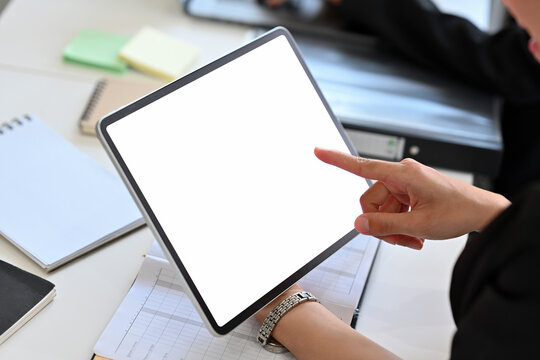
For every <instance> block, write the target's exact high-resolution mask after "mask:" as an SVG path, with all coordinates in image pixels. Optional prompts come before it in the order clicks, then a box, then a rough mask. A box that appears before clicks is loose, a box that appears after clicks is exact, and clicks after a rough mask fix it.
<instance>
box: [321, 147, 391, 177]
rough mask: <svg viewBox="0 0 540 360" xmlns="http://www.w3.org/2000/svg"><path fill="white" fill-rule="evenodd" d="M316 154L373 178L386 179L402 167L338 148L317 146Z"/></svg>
mask: <svg viewBox="0 0 540 360" xmlns="http://www.w3.org/2000/svg"><path fill="white" fill-rule="evenodd" d="M315 156H317V158H319V160H321V161H323V162H325V163H327V164H330V165H334V166H337V167H338V168H340V169H343V170H346V171H348V172H350V173H353V174H355V175H358V176H361V177H363V178H368V179H373V180H383V181H384V180H385V179H387V178H388V177H390V176H391V175H394V176H395V174H396V171H398V170H399V169H400V168H401V164H399V163H394V162H389V161H383V160H372V159H366V158H362V157H357V156H353V155H351V154H346V153H343V152H341V151H337V150H328V149H321V148H315Z"/></svg>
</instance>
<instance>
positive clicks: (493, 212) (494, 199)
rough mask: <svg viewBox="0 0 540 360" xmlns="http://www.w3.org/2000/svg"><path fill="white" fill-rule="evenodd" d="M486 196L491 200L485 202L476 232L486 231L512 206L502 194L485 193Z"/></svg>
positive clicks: (480, 212)
mask: <svg viewBox="0 0 540 360" xmlns="http://www.w3.org/2000/svg"><path fill="white" fill-rule="evenodd" d="M484 191H485V190H484ZM485 194H486V195H487V197H488V198H489V199H488V200H487V201H484V202H483V209H481V210H480V211H479V214H481V217H480V219H479V221H478V225H477V227H476V231H482V230H484V229H485V228H486V226H488V225H489V224H490V223H491V222H492V221H493V220H494V219H495V218H496V217H497V216H499V214H500V213H501V212H503V211H504V210H505V209H506V208H507V207H509V206H510V205H511V204H512V203H511V202H510V201H509V200H508V199H507V198H505V197H504V196H502V195H500V194H496V193H492V192H489V191H485Z"/></svg>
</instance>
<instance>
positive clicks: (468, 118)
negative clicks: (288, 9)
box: [296, 35, 503, 176]
mask: <svg viewBox="0 0 540 360" xmlns="http://www.w3.org/2000/svg"><path fill="white" fill-rule="evenodd" d="M296 39H297V42H298V45H299V47H300V49H301V50H302V53H303V55H304V57H305V59H306V62H307V64H308V66H309V68H310V70H311V71H312V73H313V75H314V77H315V79H316V80H317V83H318V85H319V86H320V88H321V90H322V92H323V94H324V96H325V97H326V99H327V101H328V103H329V104H330V106H331V108H332V110H333V112H334V113H335V114H336V116H337V118H338V119H339V120H340V121H341V122H342V124H343V125H344V127H345V128H346V129H347V131H348V134H349V137H350V138H351V140H352V142H353V144H354V145H355V147H356V149H357V150H358V152H359V153H360V154H361V155H364V156H369V157H374V158H380V159H384V160H396V161H399V160H401V159H403V158H406V157H410V158H413V159H416V160H418V161H420V162H422V163H424V164H427V165H430V166H435V167H441V168H447V169H453V170H460V171H466V172H471V173H475V174H481V175H486V176H495V175H497V173H498V171H499V167H500V162H501V158H502V150H503V143H502V135H501V132H500V124H499V113H500V100H499V99H498V98H497V97H496V96H494V95H492V94H489V93H487V92H484V91H482V90H479V89H476V88H473V87H471V86H468V85H466V84H464V83H463V82H460V81H457V80H455V79H452V78H450V76H448V75H446V74H442V73H436V72H434V71H432V70H430V69H424V68H421V67H419V66H418V65H416V64H413V63H411V62H409V61H407V60H406V59H404V58H403V57H401V56H400V55H399V54H396V53H394V52H392V51H391V50H390V49H389V48H387V47H385V46H384V45H383V44H382V43H380V42H378V41H377V40H376V39H370V38H365V39H364V40H358V41H356V42H355V43H351V42H349V41H347V42H339V41H337V40H333V41H330V40H324V39H321V38H319V39H313V38H310V37H306V36H301V35H297V36H296Z"/></svg>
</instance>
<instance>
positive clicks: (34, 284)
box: [0, 260, 54, 344]
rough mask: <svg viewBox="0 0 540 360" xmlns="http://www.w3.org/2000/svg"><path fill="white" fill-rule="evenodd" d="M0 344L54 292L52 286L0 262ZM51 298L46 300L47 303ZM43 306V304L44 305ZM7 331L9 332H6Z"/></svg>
mask: <svg viewBox="0 0 540 360" xmlns="http://www.w3.org/2000/svg"><path fill="white" fill-rule="evenodd" d="M0 289H2V295H1V296H0V344H1V343H2V342H3V341H4V340H5V339H6V338H7V337H8V336H9V334H10V333H12V332H13V331H14V330H16V329H18V328H19V327H20V326H22V325H23V324H24V323H26V321H28V320H29V319H30V318H31V316H33V315H34V314H29V316H27V314H28V313H29V312H30V311H31V310H32V309H34V307H35V306H36V305H38V304H39V303H40V302H41V301H43V300H45V299H46V297H47V295H49V293H50V292H51V291H53V290H54V284H53V283H51V282H50V281H47V280H45V279H42V278H41V277H39V276H36V275H34V274H31V273H29V272H27V271H24V270H22V269H20V268H18V267H16V266H13V265H10V264H8V263H6V262H4V261H2V260H0ZM50 300H52V297H50V298H48V299H46V301H47V303H48V302H49V301H50ZM44 305H45V304H44ZM8 330H9V331H8Z"/></svg>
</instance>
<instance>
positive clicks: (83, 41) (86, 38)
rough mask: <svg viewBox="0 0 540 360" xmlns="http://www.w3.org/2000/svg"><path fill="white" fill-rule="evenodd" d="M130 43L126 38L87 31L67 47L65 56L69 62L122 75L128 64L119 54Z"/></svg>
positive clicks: (81, 33) (82, 32)
mask: <svg viewBox="0 0 540 360" xmlns="http://www.w3.org/2000/svg"><path fill="white" fill-rule="evenodd" d="M128 41H129V38H128V37H126V36H122V35H116V34H110V33H106V32H103V31H97V30H92V29H85V30H83V31H81V32H80V33H79V35H78V36H77V37H76V38H75V39H74V40H73V41H72V42H71V43H70V44H68V45H67V46H66V47H65V49H64V53H63V56H64V59H65V60H67V61H71V62H75V63H79V64H83V65H90V66H95V67H98V68H101V69H106V70H110V71H115V72H119V73H121V72H124V71H125V70H126V68H127V66H128V64H127V63H126V62H125V61H123V60H121V59H120V58H119V57H118V52H119V51H120V49H121V48H122V47H123V46H124V45H125V44H126V43H127V42H128Z"/></svg>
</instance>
